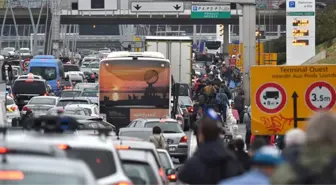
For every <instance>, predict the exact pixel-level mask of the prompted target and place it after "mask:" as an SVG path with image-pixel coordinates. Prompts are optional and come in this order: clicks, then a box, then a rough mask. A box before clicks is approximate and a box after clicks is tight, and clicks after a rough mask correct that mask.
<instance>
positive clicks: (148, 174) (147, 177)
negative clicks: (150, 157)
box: [122, 160, 159, 185]
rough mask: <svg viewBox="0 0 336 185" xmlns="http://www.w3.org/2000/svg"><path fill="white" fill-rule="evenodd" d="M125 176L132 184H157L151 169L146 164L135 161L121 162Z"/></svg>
mask: <svg viewBox="0 0 336 185" xmlns="http://www.w3.org/2000/svg"><path fill="white" fill-rule="evenodd" d="M122 164H123V167H124V169H125V172H126V175H127V176H128V177H129V178H130V179H131V180H132V182H133V183H134V184H145V185H152V184H159V182H158V181H157V178H156V176H155V173H154V171H153V168H152V167H151V166H149V164H148V163H140V162H135V161H125V160H123V161H122Z"/></svg>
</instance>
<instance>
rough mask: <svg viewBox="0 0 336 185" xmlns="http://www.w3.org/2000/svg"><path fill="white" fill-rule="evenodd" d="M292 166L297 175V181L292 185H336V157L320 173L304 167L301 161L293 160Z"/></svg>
mask: <svg viewBox="0 0 336 185" xmlns="http://www.w3.org/2000/svg"><path fill="white" fill-rule="evenodd" d="M290 164H291V166H292V168H293V169H294V172H295V174H296V179H295V181H294V182H291V184H336V175H335V172H336V157H333V158H332V159H331V162H330V163H329V164H328V165H327V166H325V167H324V168H323V170H322V171H321V172H320V173H316V172H314V171H313V170H311V169H310V168H308V167H305V166H303V165H302V164H300V163H299V160H294V159H293V161H291V162H290Z"/></svg>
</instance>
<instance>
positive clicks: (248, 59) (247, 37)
mask: <svg viewBox="0 0 336 185" xmlns="http://www.w3.org/2000/svg"><path fill="white" fill-rule="evenodd" d="M243 25H244V29H243V40H244V78H243V88H244V92H245V103H246V105H250V99H251V94H250V67H251V66H253V65H255V63H256V61H255V59H256V52H255V50H256V49H255V48H256V37H255V30H256V6H255V5H244V6H243Z"/></svg>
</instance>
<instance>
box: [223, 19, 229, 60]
mask: <svg viewBox="0 0 336 185" xmlns="http://www.w3.org/2000/svg"><path fill="white" fill-rule="evenodd" d="M229 35H230V27H229V25H228V24H224V35H223V54H224V59H225V60H227V59H228V57H229Z"/></svg>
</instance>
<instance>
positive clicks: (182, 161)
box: [178, 156, 188, 164]
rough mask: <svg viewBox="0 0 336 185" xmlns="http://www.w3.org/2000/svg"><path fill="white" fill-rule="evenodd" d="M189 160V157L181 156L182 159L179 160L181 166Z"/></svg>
mask: <svg viewBox="0 0 336 185" xmlns="http://www.w3.org/2000/svg"><path fill="white" fill-rule="evenodd" d="M187 158H188V157H187V156H180V157H178V160H179V162H180V164H182V163H184V162H185V161H186V160H187Z"/></svg>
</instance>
